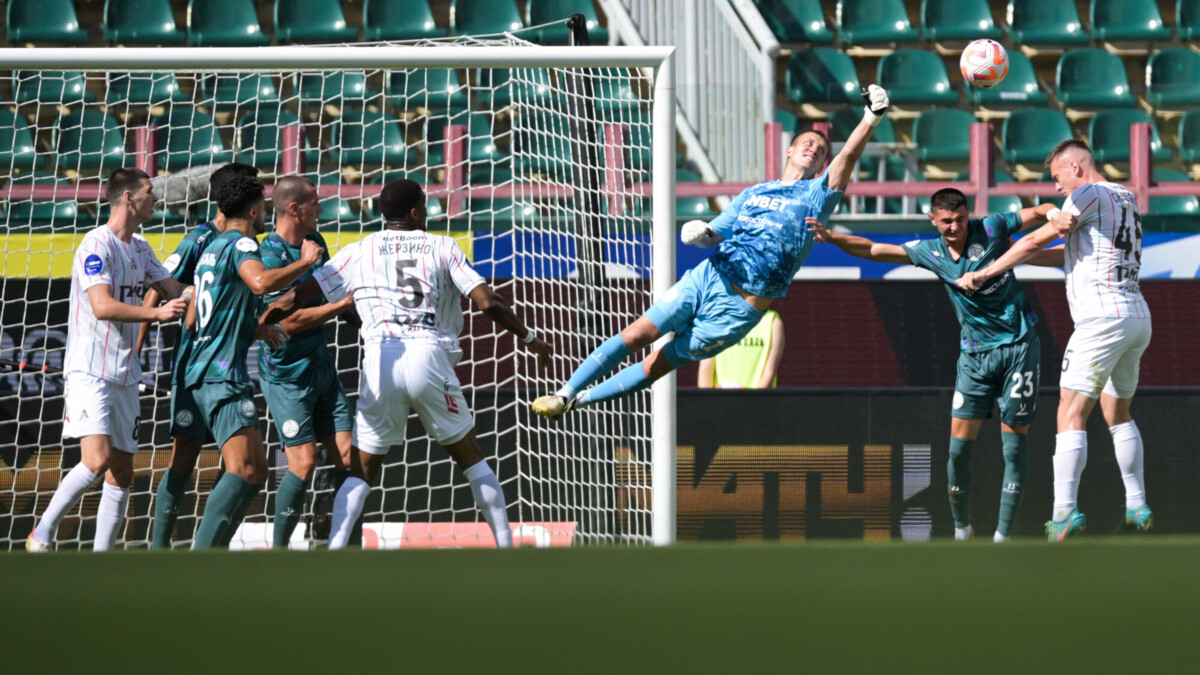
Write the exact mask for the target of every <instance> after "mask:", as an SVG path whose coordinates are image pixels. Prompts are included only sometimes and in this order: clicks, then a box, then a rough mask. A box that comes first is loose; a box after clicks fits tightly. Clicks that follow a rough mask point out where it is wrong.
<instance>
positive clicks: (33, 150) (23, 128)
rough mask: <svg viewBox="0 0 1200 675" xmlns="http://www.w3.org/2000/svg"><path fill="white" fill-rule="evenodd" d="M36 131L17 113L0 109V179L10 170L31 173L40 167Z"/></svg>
mask: <svg viewBox="0 0 1200 675" xmlns="http://www.w3.org/2000/svg"><path fill="white" fill-rule="evenodd" d="M33 132H34V130H33V129H32V128H31V127H30V126H29V122H26V121H25V118H24V117H23V116H21V115H18V114H17V113H15V112H13V111H11V110H9V109H7V108H0V177H2V176H5V175H9V174H8V171H9V170H17V171H29V170H32V169H33V168H34V167H36V166H37V165H38V163H39V162H38V155H37V146H36V145H35V144H34V140H33Z"/></svg>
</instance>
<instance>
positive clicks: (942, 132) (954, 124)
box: [913, 108, 975, 162]
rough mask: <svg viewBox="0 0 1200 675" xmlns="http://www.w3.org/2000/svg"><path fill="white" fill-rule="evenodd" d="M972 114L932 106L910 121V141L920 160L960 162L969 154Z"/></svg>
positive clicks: (965, 159)
mask: <svg viewBox="0 0 1200 675" xmlns="http://www.w3.org/2000/svg"><path fill="white" fill-rule="evenodd" d="M974 123H975V117H974V116H973V115H971V113H968V112H965V111H962V110H958V109H955V108H934V109H932V110H926V111H924V112H922V113H921V116H920V117H918V118H917V121H916V123H915V124H913V142H914V143H916V144H917V159H919V160H921V161H923V162H924V161H938V160H949V161H962V162H965V161H967V159H969V158H970V156H971V125H972V124H974Z"/></svg>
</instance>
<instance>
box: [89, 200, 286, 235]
mask: <svg viewBox="0 0 1200 675" xmlns="http://www.w3.org/2000/svg"><path fill="white" fill-rule="evenodd" d="M213 208H214V210H215V208H216V207H215V206H214V207H213ZM111 214H112V209H111V208H110V207H109V204H108V202H107V201H103V202H101V203H100V204H99V206H98V208H97V209H96V215H95V217H92V216H91V215H86V214H85V213H82V212H81V213H80V214H79V220H81V221H84V220H86V224H85V223H80V226H81V227H82V226H85V225H86V226H87V227H95V226H97V225H103V224H104V223H107V222H108V218H109V216H110V215H111ZM268 217H270V214H268ZM208 220H212V218H209V219H208ZM185 224H186V220H185V219H184V217H183V216H182V215H180V214H178V213H176V212H174V211H170V210H167V209H163V208H156V209H155V210H154V215H153V216H152V217H151V218H150V220H148V221H146V222H145V223H143V224H142V232H145V231H146V230H149V229H152V228H153V229H178V228H181V227H183V225H185Z"/></svg>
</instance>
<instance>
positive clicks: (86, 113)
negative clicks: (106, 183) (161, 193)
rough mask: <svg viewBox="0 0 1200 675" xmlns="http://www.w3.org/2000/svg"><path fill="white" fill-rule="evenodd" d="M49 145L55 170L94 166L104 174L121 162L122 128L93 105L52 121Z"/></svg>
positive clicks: (60, 171) (122, 146)
mask: <svg viewBox="0 0 1200 675" xmlns="http://www.w3.org/2000/svg"><path fill="white" fill-rule="evenodd" d="M51 147H53V148H54V150H55V160H56V162H57V167H56V168H57V172H58V173H62V172H64V171H67V170H75V171H79V170H80V169H98V170H99V171H100V172H101V173H103V174H105V175H107V174H108V173H109V172H110V171H112V170H114V169H119V168H121V167H122V166H125V159H126V158H125V133H124V129H123V128H122V127H121V125H120V124H118V123H117V120H115V119H113V116H112V115H109V114H108V113H106V112H104V111H102V110H97V109H95V108H84V109H83V110H77V111H74V112H70V113H67V114H65V115H62V116H60V117H59V118H58V120H57V121H56V122H55V123H54V134H53V140H52V142H51Z"/></svg>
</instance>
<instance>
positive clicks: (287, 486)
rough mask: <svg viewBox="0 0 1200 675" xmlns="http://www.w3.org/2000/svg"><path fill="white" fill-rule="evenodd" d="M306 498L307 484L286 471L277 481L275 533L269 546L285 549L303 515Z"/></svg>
mask: <svg viewBox="0 0 1200 675" xmlns="http://www.w3.org/2000/svg"><path fill="white" fill-rule="evenodd" d="M307 497H308V484H307V483H305V482H304V481H303V480H302V479H301V478H300V477H299V476H297V475H296V474H294V473H292V472H291V471H288V472H286V473H284V475H283V480H281V481H279V492H278V493H277V494H276V495H275V533H274V539H273V540H272V543H271V545H272V546H274V547H275V548H287V545H288V540H290V539H291V538H292V531H293V530H295V529H296V523H298V522H300V515H301V514H303V513H304V500H305V499H306V498H307Z"/></svg>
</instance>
